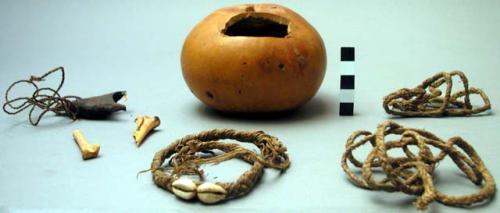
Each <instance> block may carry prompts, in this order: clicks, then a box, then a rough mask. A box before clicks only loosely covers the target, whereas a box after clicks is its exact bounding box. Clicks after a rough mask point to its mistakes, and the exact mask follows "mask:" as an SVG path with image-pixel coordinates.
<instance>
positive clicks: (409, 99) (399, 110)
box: [383, 71, 491, 117]
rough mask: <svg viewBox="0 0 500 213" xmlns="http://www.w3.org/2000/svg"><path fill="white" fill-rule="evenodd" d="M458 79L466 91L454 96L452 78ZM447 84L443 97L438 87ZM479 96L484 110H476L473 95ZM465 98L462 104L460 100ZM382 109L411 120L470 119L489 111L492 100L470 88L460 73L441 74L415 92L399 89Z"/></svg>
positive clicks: (481, 91)
mask: <svg viewBox="0 0 500 213" xmlns="http://www.w3.org/2000/svg"><path fill="white" fill-rule="evenodd" d="M454 76H458V77H459V78H460V80H461V81H462V83H463V86H464V90H461V91H458V92H455V93H453V94H452V86H453V81H452V78H453V77H454ZM443 84H446V91H445V92H444V96H443V94H442V91H441V90H440V89H439V87H440V86H441V85H443ZM471 94H478V95H479V96H480V97H481V99H482V100H483V102H484V105H483V106H480V107H473V106H472V105H471V102H470V95H471ZM462 97H463V101H462V100H459V99H461V98H462ZM383 107H384V109H385V111H386V112H387V113H389V114H393V115H399V116H408V117H439V116H447V115H450V116H467V115H472V114H477V113H481V112H484V111H486V110H489V109H490V108H491V104H490V100H489V98H488V96H487V95H486V94H485V93H484V92H483V90H481V89H478V88H474V87H469V82H468V80H467V77H466V76H465V74H464V73H463V72H461V71H452V72H449V73H448V72H440V73H437V74H435V75H434V76H432V77H430V78H428V79H426V80H425V81H424V82H423V83H422V84H420V85H418V86H417V87H415V88H413V89H408V88H404V89H400V90H398V91H396V92H393V93H391V94H389V95H387V96H385V97H384V102H383Z"/></svg>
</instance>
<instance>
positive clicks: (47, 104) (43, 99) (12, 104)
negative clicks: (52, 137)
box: [3, 67, 81, 126]
mask: <svg viewBox="0 0 500 213" xmlns="http://www.w3.org/2000/svg"><path fill="white" fill-rule="evenodd" d="M57 71H60V72H61V81H60V82H59V86H57V89H52V88H48V87H39V86H38V85H37V82H39V81H44V80H45V78H46V77H48V76H49V75H51V74H52V73H55V72H57ZM64 76H65V75H64V68H63V67H57V68H54V69H52V70H49V71H48V72H47V73H45V74H44V75H42V76H40V77H36V76H31V78H30V79H28V80H19V81H16V82H14V83H12V84H11V85H10V86H9V88H8V89H7V91H6V92H5V103H4V104H3V111H4V112H5V113H7V114H10V115H13V114H17V113H20V112H22V111H24V110H26V109H28V108H30V107H31V109H30V111H29V121H30V123H31V124H32V125H34V126H36V125H38V123H39V122H40V120H41V119H42V117H43V116H44V115H45V114H46V113H47V112H50V111H51V112H54V113H56V114H57V115H66V116H68V117H70V118H71V119H73V120H76V119H77V107H76V106H75V105H74V102H73V101H71V100H78V99H81V98H80V97H78V96H61V95H60V94H59V90H61V88H62V86H63V84H64V78H65V77H64ZM23 83H24V84H28V85H30V86H33V87H34V89H35V91H34V92H33V94H32V95H31V96H29V97H18V98H14V99H9V93H10V91H11V90H12V89H13V88H14V87H15V86H17V85H19V84H23ZM36 108H40V109H41V110H42V112H41V113H40V114H39V115H38V116H36V118H35V116H34V115H33V112H34V111H35V109H36Z"/></svg>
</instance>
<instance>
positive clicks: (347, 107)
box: [339, 103, 354, 116]
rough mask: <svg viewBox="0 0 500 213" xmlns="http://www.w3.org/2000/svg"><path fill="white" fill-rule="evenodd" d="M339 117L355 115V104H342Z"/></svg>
mask: <svg viewBox="0 0 500 213" xmlns="http://www.w3.org/2000/svg"><path fill="white" fill-rule="evenodd" d="M339 115H341V116H344V115H354V103H340V108H339Z"/></svg>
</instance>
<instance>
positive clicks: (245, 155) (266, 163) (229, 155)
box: [151, 129, 290, 200]
mask: <svg viewBox="0 0 500 213" xmlns="http://www.w3.org/2000/svg"><path fill="white" fill-rule="evenodd" d="M223 139H232V140H237V141H240V142H247V143H253V144H254V145H256V146H257V147H258V148H259V149H260V154H257V153H255V152H253V151H250V150H248V149H246V148H244V147H242V146H241V145H239V144H235V143H223V142H220V141H218V140H223ZM213 150H220V151H222V152H223V154H220V155H216V154H215V153H214V152H213ZM286 151H287V150H286V147H285V146H283V144H282V143H281V142H280V141H279V140H278V139H277V138H276V137H273V136H270V135H267V134H265V133H264V132H262V131H255V132H244V131H236V130H232V129H214V130H210V131H204V132H200V133H199V134H194V135H188V136H185V137H184V138H181V139H178V140H176V141H175V142H174V143H172V144H170V145H169V146H167V147H166V148H164V149H161V150H160V151H158V152H157V153H156V154H155V157H154V158H153V162H152V164H151V172H152V173H153V181H154V182H155V184H156V185H158V186H159V187H162V188H164V189H166V190H168V191H170V192H172V183H173V182H174V181H175V180H177V179H179V178H180V177H181V176H182V175H198V176H199V177H200V181H196V185H200V184H202V181H203V175H204V174H203V171H202V170H200V168H199V167H200V166H201V165H202V164H207V163H213V164H217V163H220V162H223V161H226V160H230V159H233V158H239V159H242V160H244V161H246V162H248V163H250V164H252V167H251V168H250V170H248V171H246V172H245V173H243V174H242V175H241V176H240V177H239V178H238V180H237V181H236V182H232V183H221V182H218V183H216V184H217V185H219V186H221V187H222V188H224V189H225V190H226V191H227V195H226V197H225V200H229V199H233V198H236V197H240V196H243V195H246V194H247V193H249V192H250V191H251V190H252V188H253V187H254V186H255V184H256V183H257V181H258V180H259V179H260V177H261V176H262V174H263V171H264V168H265V167H268V168H274V169H278V170H280V171H282V172H283V171H285V170H286V169H288V167H289V166H290V160H289V158H288V154H287V153H286ZM200 153H204V154H210V155H211V156H210V157H206V156H201V155H200ZM169 158H170V160H169V162H168V163H167V165H166V167H164V166H163V164H164V162H165V161H166V159H169Z"/></svg>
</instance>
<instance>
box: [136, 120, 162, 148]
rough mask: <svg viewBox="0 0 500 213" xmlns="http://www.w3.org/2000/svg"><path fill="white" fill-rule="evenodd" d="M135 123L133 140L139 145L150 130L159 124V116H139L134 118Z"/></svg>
mask: <svg viewBox="0 0 500 213" xmlns="http://www.w3.org/2000/svg"><path fill="white" fill-rule="evenodd" d="M135 124H137V129H136V130H135V132H134V140H135V143H136V144H137V146H140V145H141V144H142V143H143V142H144V138H146V136H147V135H148V134H149V133H150V132H151V130H153V129H155V128H156V127H158V126H159V125H160V118H159V117H158V116H154V117H151V116H139V117H137V118H136V119H135Z"/></svg>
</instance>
